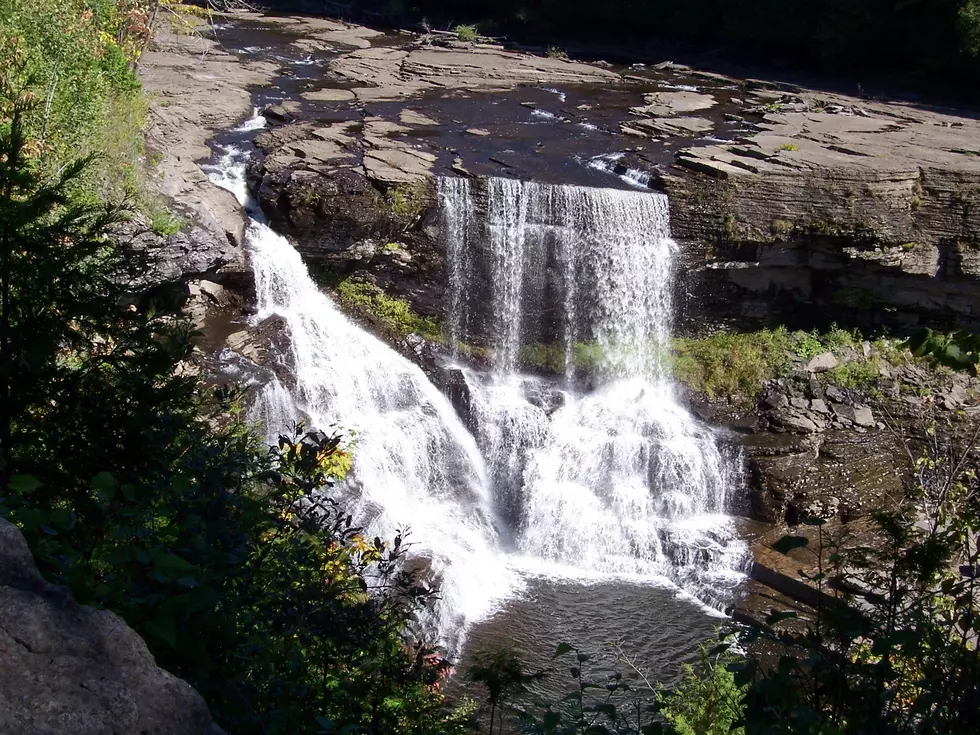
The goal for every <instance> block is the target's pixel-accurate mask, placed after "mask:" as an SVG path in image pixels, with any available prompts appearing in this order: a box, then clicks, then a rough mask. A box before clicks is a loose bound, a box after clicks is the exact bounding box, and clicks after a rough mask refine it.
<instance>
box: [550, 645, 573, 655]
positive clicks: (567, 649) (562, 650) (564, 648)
mask: <svg viewBox="0 0 980 735" xmlns="http://www.w3.org/2000/svg"><path fill="white" fill-rule="evenodd" d="M574 650H575V647H574V646H572V645H570V644H568V643H559V644H558V648H556V649H555V655H554V656H553V657H552V658H558V657H559V656H564V655H565V654H566V653H571V652H572V651H574Z"/></svg>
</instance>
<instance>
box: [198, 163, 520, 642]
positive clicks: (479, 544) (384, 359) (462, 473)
mask: <svg viewBox="0 0 980 735" xmlns="http://www.w3.org/2000/svg"><path fill="white" fill-rule="evenodd" d="M244 167H245V154H243V153H242V152H240V151H238V150H237V149H234V148H232V149H229V150H228V151H226V154H225V155H224V156H223V157H222V158H221V159H220V161H219V163H218V165H217V166H214V167H211V170H210V175H211V179H212V181H213V182H214V183H216V184H218V185H220V186H224V187H225V188H227V189H228V190H230V191H232V192H233V193H235V194H236V195H237V196H239V198H240V201H241V202H242V204H243V205H245V206H246V209H247V210H248V211H249V212H250V213H252V214H253V215H254V216H253V217H252V218H251V219H250V221H249V223H248V226H247V229H246V244H247V247H248V251H249V254H250V258H251V264H252V269H253V271H254V274H255V287H256V297H257V308H258V315H257V317H256V320H257V321H259V322H261V321H262V320H264V319H267V318H269V317H272V316H277V317H279V318H281V319H282V320H283V321H284V323H285V326H286V331H287V332H288V336H289V353H290V354H289V355H288V356H286V355H283V356H281V357H282V359H288V361H289V363H290V364H291V365H292V366H293V377H294V379H295V386H294V387H292V388H291V389H290V390H286V388H285V387H284V386H282V385H281V384H280V383H279V382H278V381H273V382H272V383H270V384H268V385H267V386H266V387H265V388H264V389H262V391H261V392H259V394H258V397H257V401H256V405H255V408H254V411H253V415H254V417H255V418H258V419H262V420H264V422H265V423H266V428H267V431H268V433H269V435H270V438H274V437H275V436H276V435H277V434H278V433H279V432H281V431H285V430H287V429H288V428H289V426H290V425H291V423H292V422H294V421H295V420H296V418H297V417H300V416H303V417H305V418H306V419H307V420H308V423H309V425H310V426H312V427H314V428H316V429H319V430H322V431H327V432H330V431H334V430H339V431H342V432H346V433H347V435H348V436H349V437H350V442H349V445H350V446H351V448H352V451H353V453H354V468H353V471H352V473H351V476H350V478H349V479H348V481H347V482H345V483H344V486H343V487H342V488H340V491H341V492H342V493H344V502H345V504H346V507H347V509H348V511H349V512H350V513H351V514H352V515H353V516H354V518H356V519H357V522H358V523H359V524H360V525H362V526H365V527H366V534H367V535H368V536H380V537H381V538H389V539H390V538H391V537H392V536H393V535H394V534H395V532H396V531H397V530H399V529H402V530H408V531H410V534H409V536H408V538H407V541H408V542H409V543H410V544H411V546H410V550H409V553H410V554H411V555H412V556H413V557H414V558H415V559H416V561H415V562H413V565H418V566H420V567H423V568H424V569H426V570H427V573H428V574H429V575H430V576H431V578H432V579H433V581H435V582H436V583H437V584H438V585H439V589H440V602H439V603H438V604H437V605H436V606H435V609H434V611H433V612H432V619H431V620H429V621H427V622H428V623H429V624H431V626H432V627H434V628H435V629H436V630H437V631H438V634H439V635H440V637H441V640H442V643H443V644H444V645H445V646H446V647H447V648H448V649H449V650H450V651H455V650H458V648H459V645H460V643H461V641H462V637H463V635H464V634H465V631H466V630H467V628H468V627H469V625H470V624H472V623H473V622H474V621H476V620H479V619H480V618H482V617H484V616H485V615H487V614H488V613H489V612H490V611H491V610H492V609H494V605H495V604H496V602H497V601H498V600H500V599H503V598H504V597H506V596H508V595H510V594H511V593H512V592H513V591H514V590H515V588H516V587H517V586H518V585H519V582H518V581H517V580H516V578H515V576H514V574H513V572H512V571H511V570H509V568H508V567H507V564H506V563H505V561H504V560H502V558H501V555H500V553H499V549H500V546H501V544H500V541H499V539H498V530H497V527H496V526H497V521H496V518H495V512H494V505H493V499H492V497H491V493H490V486H489V480H488V475H487V470H486V465H485V463H484V460H483V458H482V456H481V454H480V452H479V449H478V447H477V445H476V442H475V440H474V438H473V437H472V435H470V434H469V433H468V432H467V430H466V428H465V427H464V426H463V424H462V422H461V421H460V419H459V417H458V416H457V415H456V413H455V411H454V410H453V408H452V406H451V405H450V403H449V402H448V400H447V399H446V398H445V397H444V396H443V395H442V393H440V392H439V390H438V389H437V388H436V387H435V386H434V385H432V383H430V382H429V381H428V380H427V378H426V377H425V375H424V373H423V372H422V371H421V369H420V368H419V367H417V366H416V365H415V364H413V363H411V362H409V361H408V360H406V359H405V358H403V357H402V356H401V355H399V354H397V353H396V352H395V351H393V350H392V349H391V348H389V347H388V346H387V345H385V344H384V343H382V342H381V341H380V340H378V339H376V338H375V337H373V336H371V335H370V334H369V333H367V332H366V331H364V330H363V329H361V328H360V327H358V326H357V325H355V324H354V323H353V322H351V321H350V320H348V319H347V318H346V317H345V316H344V315H343V314H342V313H341V312H340V310H339V309H338V307H337V306H336V304H335V303H334V302H333V301H332V300H331V299H330V298H329V297H328V296H326V295H325V294H324V293H322V292H321V291H320V289H319V288H318V287H317V285H316V283H314V281H313V280H312V279H311V277H310V275H309V273H308V271H307V269H306V266H305V265H304V263H303V261H302V258H301V257H300V255H299V253H298V252H297V251H296V250H295V249H294V248H293V247H292V245H290V243H289V242H288V241H287V240H286V239H285V238H284V237H282V236H280V235H278V234H276V233H275V232H274V231H273V230H272V229H271V228H269V227H268V226H267V225H266V224H265V223H264V222H263V221H262V220H261V216H260V215H259V214H258V212H257V209H256V207H255V205H254V203H253V202H250V201H246V198H245V189H244V186H243V184H242V182H243V181H244Z"/></svg>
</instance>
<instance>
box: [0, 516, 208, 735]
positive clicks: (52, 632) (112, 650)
mask: <svg viewBox="0 0 980 735" xmlns="http://www.w3.org/2000/svg"><path fill="white" fill-rule="evenodd" d="M0 733H2V734H3V735H7V734H8V733H9V735H198V734H200V735H219V734H220V733H221V730H220V729H219V728H218V727H217V726H216V725H215V724H213V723H212V721H211V715H210V713H209V712H208V708H207V706H206V705H205V704H204V700H203V699H201V697H200V695H198V693H197V692H195V691H194V690H193V689H192V688H191V686H190V685H189V684H187V682H185V681H183V680H181V679H178V678H177V677H175V676H172V675H171V674H168V673H167V672H166V671H164V670H163V669H161V668H159V667H157V665H156V663H155V662H154V661H153V657H152V656H151V655H150V652H149V651H148V650H147V647H146V644H145V643H144V642H143V639H142V638H140V637H139V636H138V635H137V634H136V633H135V632H134V631H133V630H132V629H130V628H129V627H127V626H126V624H125V623H124V622H123V621H122V620H120V619H119V618H118V617H116V616H115V615H113V614H112V613H110V612H108V611H106V610H95V609H93V608H90V607H83V606H82V605H79V604H78V603H76V602H75V601H74V600H73V599H72V598H71V596H70V595H69V594H68V592H67V591H66V590H65V589H64V588H62V587H56V586H54V585H51V584H48V583H47V582H45V581H44V579H43V578H42V577H41V575H40V574H39V573H38V571H37V568H36V567H35V566H34V560H33V558H32V557H31V553H30V551H29V550H28V548H27V543H26V542H25V541H24V537H23V536H22V535H21V533H20V531H19V530H18V529H17V528H16V527H15V526H13V525H11V524H10V523H8V522H7V521H4V520H2V519H0Z"/></svg>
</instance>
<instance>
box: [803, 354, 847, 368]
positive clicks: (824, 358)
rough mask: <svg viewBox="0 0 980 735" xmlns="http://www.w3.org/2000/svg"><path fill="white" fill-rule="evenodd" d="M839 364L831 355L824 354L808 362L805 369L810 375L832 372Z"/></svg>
mask: <svg viewBox="0 0 980 735" xmlns="http://www.w3.org/2000/svg"><path fill="white" fill-rule="evenodd" d="M839 364H840V363H839V362H838V361H837V358H836V357H834V355H833V353H831V352H824V353H822V354H820V355H817V356H816V357H814V358H813V359H812V360H810V362H808V363H807V364H806V369H807V370H808V371H809V372H811V373H825V372H827V371H828V370H833V369H834V368H835V367H837V366H838V365H839Z"/></svg>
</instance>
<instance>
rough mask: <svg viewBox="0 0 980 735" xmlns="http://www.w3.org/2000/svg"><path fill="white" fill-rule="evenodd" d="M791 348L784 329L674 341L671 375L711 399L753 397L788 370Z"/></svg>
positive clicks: (791, 341)
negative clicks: (765, 383)
mask: <svg viewBox="0 0 980 735" xmlns="http://www.w3.org/2000/svg"><path fill="white" fill-rule="evenodd" d="M804 339H805V338H804ZM792 346H793V339H792V338H791V336H790V333H789V332H787V331H786V329H785V328H784V327H779V328H777V329H772V330H770V329H763V330H760V331H758V332H744V333H731V332H718V333H716V334H713V335H711V336H710V337H706V338H703V339H683V338H682V339H676V340H674V354H675V356H674V359H673V364H672V372H673V374H674V375H675V376H676V377H677V378H678V379H679V380H682V381H683V382H685V383H687V384H688V385H690V386H691V387H692V388H694V389H695V390H698V391H703V392H704V393H707V394H708V395H709V396H711V397H714V396H732V397H735V396H742V397H748V398H754V397H755V396H756V394H757V393H758V392H759V391H760V390H761V389H762V384H763V383H764V382H765V381H766V380H768V379H769V378H771V377H774V376H775V375H778V374H779V373H782V372H784V371H785V370H786V369H787V368H788V367H789V364H790V359H789V356H788V355H787V353H789V352H791V351H792Z"/></svg>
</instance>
